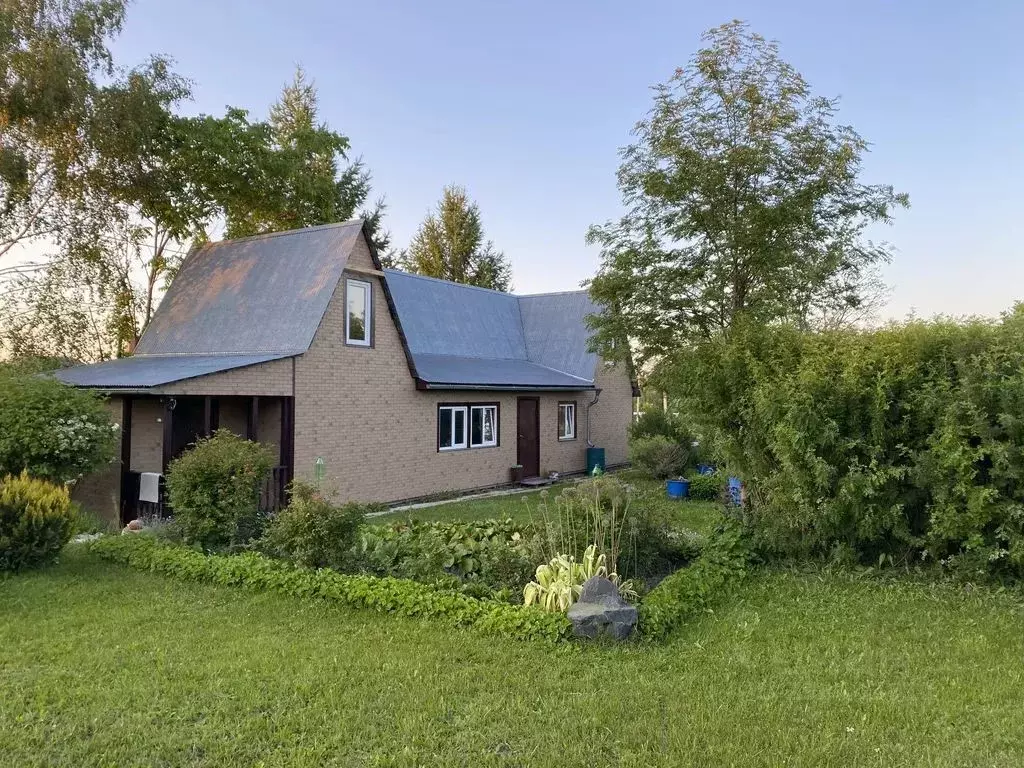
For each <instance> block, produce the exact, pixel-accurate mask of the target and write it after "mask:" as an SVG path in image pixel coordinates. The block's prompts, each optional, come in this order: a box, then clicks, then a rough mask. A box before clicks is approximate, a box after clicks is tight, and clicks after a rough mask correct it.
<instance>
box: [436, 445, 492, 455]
mask: <svg viewBox="0 0 1024 768" xmlns="http://www.w3.org/2000/svg"><path fill="white" fill-rule="evenodd" d="M500 447H501V446H500V445H498V444H497V443H495V444H494V445H468V446H467V445H463V446H460V447H458V448H438V449H437V452H438V453H460V452H462V451H486V450H487V449H489V448H500Z"/></svg>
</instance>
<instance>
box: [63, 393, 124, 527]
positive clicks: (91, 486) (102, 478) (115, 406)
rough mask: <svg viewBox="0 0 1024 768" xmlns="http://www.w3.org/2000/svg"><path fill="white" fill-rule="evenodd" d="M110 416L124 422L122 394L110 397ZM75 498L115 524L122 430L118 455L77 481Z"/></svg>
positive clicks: (118, 507)
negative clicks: (120, 396)
mask: <svg viewBox="0 0 1024 768" xmlns="http://www.w3.org/2000/svg"><path fill="white" fill-rule="evenodd" d="M107 408H108V409H109V411H110V418H111V420H112V421H113V422H114V423H115V424H120V423H121V418H122V415H123V413H122V410H121V408H122V403H121V398H119V397H112V398H110V399H109V400H107ZM71 498H72V500H73V501H75V502H77V503H78V504H81V505H82V508H83V509H87V510H89V511H90V512H92V513H93V514H95V515H97V516H99V517H100V518H101V519H103V520H104V521H105V522H107V523H108V524H109V525H111V526H112V527H114V526H117V525H118V523H119V520H120V512H119V510H120V504H121V434H120V431H119V432H118V437H117V445H116V446H114V458H113V460H112V461H111V462H110V463H109V464H108V465H107V466H105V467H104V468H103V469H101V470H99V471H97V472H93V473H92V474H90V475H86V476H85V477H82V478H81V479H79V480H78V482H77V483H75V487H74V488H72V490H71Z"/></svg>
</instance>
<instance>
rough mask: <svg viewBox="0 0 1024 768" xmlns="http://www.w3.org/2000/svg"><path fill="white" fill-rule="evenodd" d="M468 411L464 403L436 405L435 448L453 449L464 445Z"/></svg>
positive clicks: (440, 449) (442, 449) (441, 449)
mask: <svg viewBox="0 0 1024 768" xmlns="http://www.w3.org/2000/svg"><path fill="white" fill-rule="evenodd" d="M468 411H469V409H468V408H467V407H466V406H464V405H441V406H438V409H437V450H439V451H455V450H458V449H459V448H465V447H466V443H467V441H466V431H467V430H466V427H467V421H468V418H467V417H468Z"/></svg>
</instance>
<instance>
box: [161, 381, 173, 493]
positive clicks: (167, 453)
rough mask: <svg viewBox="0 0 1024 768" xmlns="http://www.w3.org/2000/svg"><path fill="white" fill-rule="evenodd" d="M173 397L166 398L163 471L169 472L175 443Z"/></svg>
mask: <svg viewBox="0 0 1024 768" xmlns="http://www.w3.org/2000/svg"><path fill="white" fill-rule="evenodd" d="M172 403H174V398H173V397H167V398H164V447H163V473H164V474H165V475H166V474H167V465H168V464H170V463H171V450H172V449H173V445H174V437H173V435H174V433H173V432H172V431H171V419H172V418H173V417H172V414H173V413H174V408H173V406H172Z"/></svg>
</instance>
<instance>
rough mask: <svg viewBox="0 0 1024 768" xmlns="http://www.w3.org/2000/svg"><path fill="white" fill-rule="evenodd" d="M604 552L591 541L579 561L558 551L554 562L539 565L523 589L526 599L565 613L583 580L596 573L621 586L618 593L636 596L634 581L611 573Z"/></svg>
mask: <svg viewBox="0 0 1024 768" xmlns="http://www.w3.org/2000/svg"><path fill="white" fill-rule="evenodd" d="M605 559H606V558H605V555H604V554H603V553H602V554H600V555H599V554H597V547H595V546H594V545H593V544H591V545H590V546H589V547H587V549H586V551H585V552H584V553H583V557H582V558H581V559H580V561H579V562H576V558H574V557H573V556H572V555H557V556H556V557H553V558H552V559H551V562H549V563H545V564H544V565H540V566H538V567H537V573H536V576H537V580H536V581H531V582H530V583H529V584H527V585H526V587H525V588H524V589H523V603H524V604H525V605H533V604H534V603H536V604H537V605H539V606H540V607H541V608H543V609H544V610H545V611H548V612H549V613H565V612H566V611H567V610H569V606H571V605H572V604H573V603H575V602H576V599H577V598H578V597H579V596H580V592H581V591H582V589H583V583H584V582H585V581H586V580H587V579H590V578H593V577H594V576H603V577H604V578H606V579H608V580H609V581H610V582H612V583H613V584H615V585H616V586H618V588H619V594H620V595H621V596H622V597H623V598H626V599H632V598H635V597H636V590H635V589H634V588H633V582H632V581H628V580H627V581H623V582H621V583H620V582H619V575H618V574H617V573H609V572H608V567H607V566H606V565H605Z"/></svg>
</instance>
